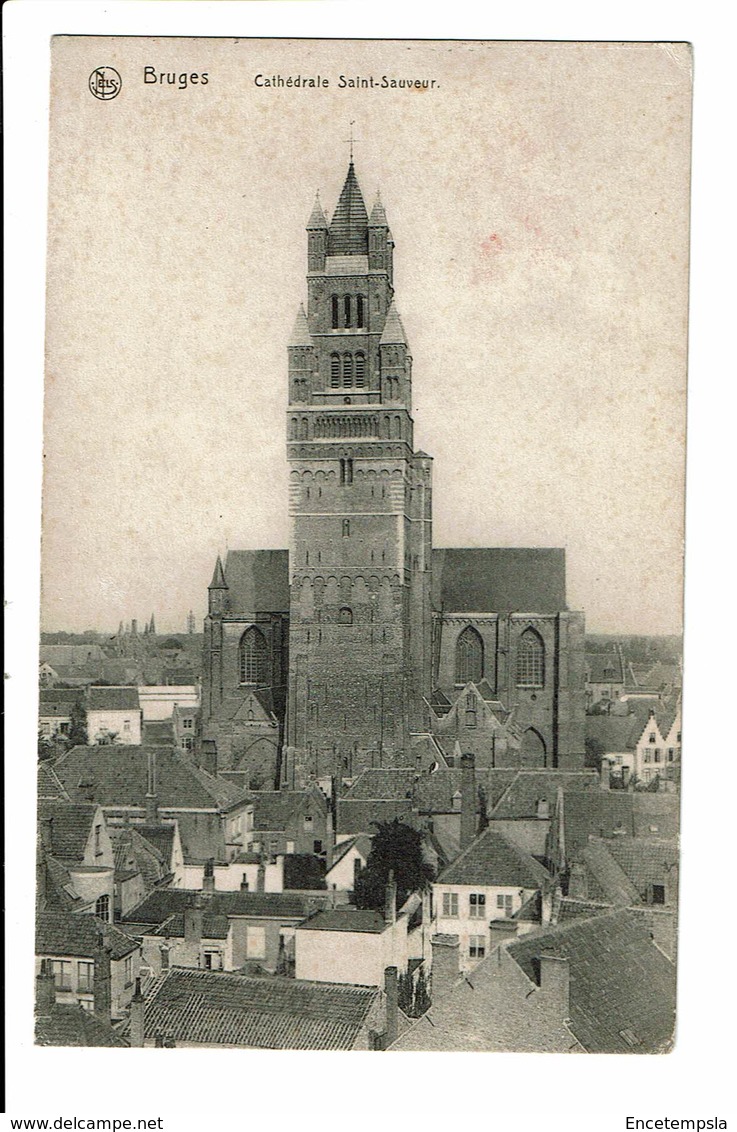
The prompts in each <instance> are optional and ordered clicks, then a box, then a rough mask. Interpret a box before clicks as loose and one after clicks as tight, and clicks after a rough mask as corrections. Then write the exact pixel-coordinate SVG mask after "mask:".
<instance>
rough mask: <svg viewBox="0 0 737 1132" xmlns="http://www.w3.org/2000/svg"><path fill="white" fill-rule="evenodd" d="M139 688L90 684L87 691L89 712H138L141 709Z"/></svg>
mask: <svg viewBox="0 0 737 1132" xmlns="http://www.w3.org/2000/svg"><path fill="white" fill-rule="evenodd" d="M140 706H141V705H140V701H139V699H138V688H137V687H136V688H133V687H128V686H124V687H122V688H110V687H107V686H105V685H103V686H98V685H95V684H90V687H89V688H88V690H87V710H88V711H137V710H138V709H139V708H140Z"/></svg>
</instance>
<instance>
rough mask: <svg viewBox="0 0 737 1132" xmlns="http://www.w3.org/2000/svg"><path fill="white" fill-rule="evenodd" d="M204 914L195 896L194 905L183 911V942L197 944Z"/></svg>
mask: <svg viewBox="0 0 737 1132" xmlns="http://www.w3.org/2000/svg"><path fill="white" fill-rule="evenodd" d="M204 918H205V913H204V911H203V908H202V901H201V900H199V899H198V898H197V896H196V895H195V899H194V903H193V904H191V905H190V906H189V907H188V908H185V909H184V942H185V943H199V942H200V940H201V939H202V926H203V921H204Z"/></svg>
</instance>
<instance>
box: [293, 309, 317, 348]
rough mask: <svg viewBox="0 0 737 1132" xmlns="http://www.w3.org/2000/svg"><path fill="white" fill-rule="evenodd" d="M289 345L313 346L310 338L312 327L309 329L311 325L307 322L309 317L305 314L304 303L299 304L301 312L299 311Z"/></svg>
mask: <svg viewBox="0 0 737 1132" xmlns="http://www.w3.org/2000/svg"><path fill="white" fill-rule="evenodd" d="M289 345H290V346H311V345H312V338H311V337H310V327H309V324H308V322H307V315H306V314H305V308H304V306H303V305H302V303H300V304H299V310H298V311H297V318H296V320H295V323H294V330H293V331H292V336H291V338H290V339H289Z"/></svg>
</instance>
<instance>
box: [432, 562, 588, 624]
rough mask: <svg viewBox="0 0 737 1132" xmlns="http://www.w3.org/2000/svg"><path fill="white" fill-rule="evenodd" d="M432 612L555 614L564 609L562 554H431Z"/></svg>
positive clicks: (564, 578)
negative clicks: (436, 610)
mask: <svg viewBox="0 0 737 1132" xmlns="http://www.w3.org/2000/svg"><path fill="white" fill-rule="evenodd" d="M432 569H433V581H432V585H433V607H434V608H435V609H439V610H442V611H443V612H446V613H465V612H469V613H482V612H490V611H493V612H495V613H510V612H511V613H513V612H520V613H558V612H560V611H561V610H565V609H566V608H567V606H566V557H565V550H559V549H548V548H544V549H541V548H539V547H523V548H513V547H478V548H477V547H474V548H467V549H466V548H463V549H461V548H458V549H456V548H453V549H449V550H433V552H432Z"/></svg>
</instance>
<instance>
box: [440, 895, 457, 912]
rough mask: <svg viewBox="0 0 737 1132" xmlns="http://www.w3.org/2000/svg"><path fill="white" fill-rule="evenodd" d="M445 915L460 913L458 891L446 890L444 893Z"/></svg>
mask: <svg viewBox="0 0 737 1132" xmlns="http://www.w3.org/2000/svg"><path fill="white" fill-rule="evenodd" d="M443 915H444V916H453V917H455V916H457V915H458V893H457V892H444V893H443Z"/></svg>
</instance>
